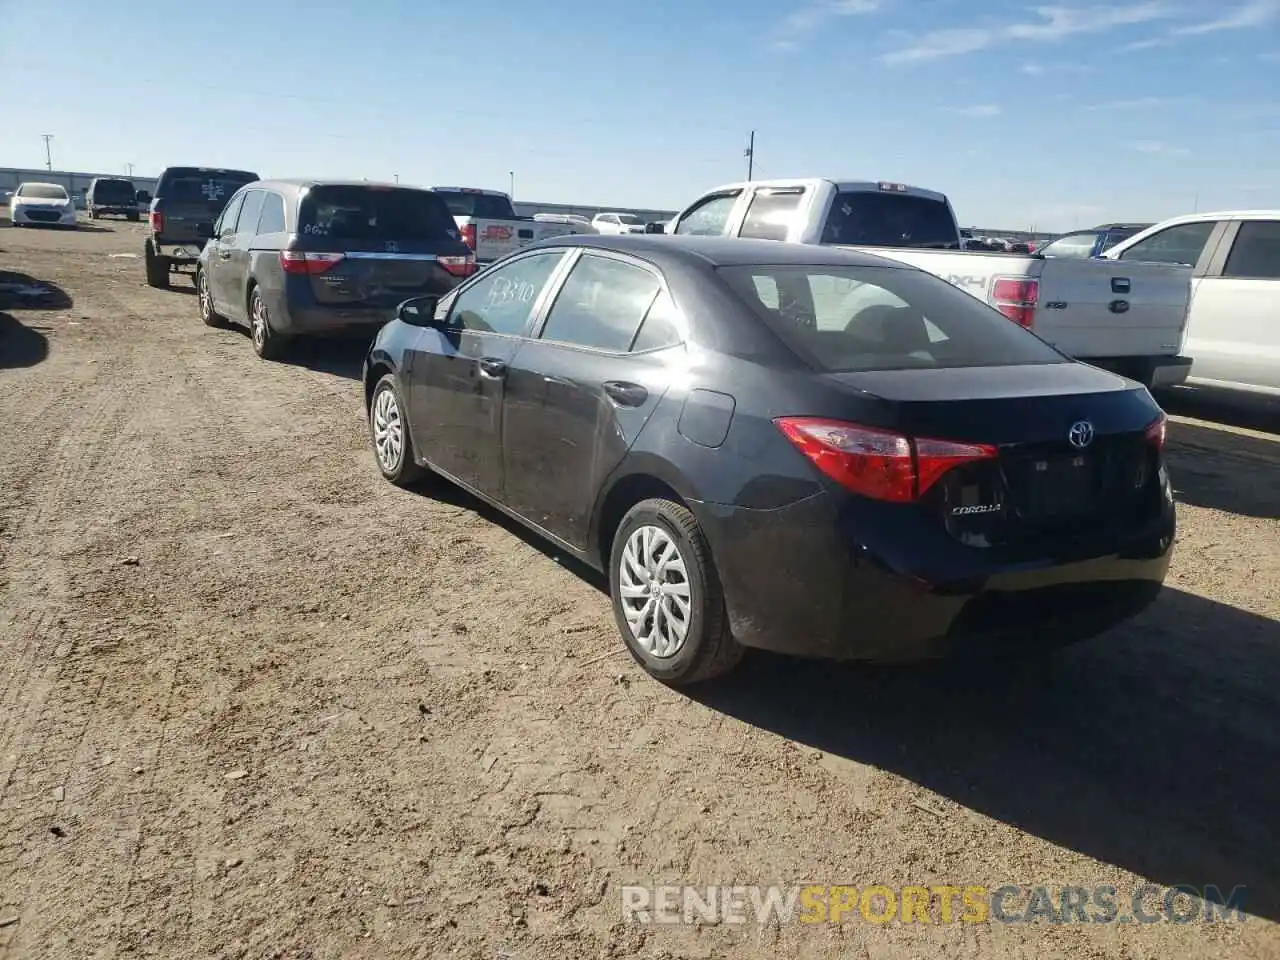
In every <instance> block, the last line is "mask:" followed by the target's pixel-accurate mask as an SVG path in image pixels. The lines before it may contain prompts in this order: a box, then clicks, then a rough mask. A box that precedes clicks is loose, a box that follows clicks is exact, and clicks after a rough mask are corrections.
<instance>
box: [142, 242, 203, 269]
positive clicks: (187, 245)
mask: <svg viewBox="0 0 1280 960" xmlns="http://www.w3.org/2000/svg"><path fill="white" fill-rule="evenodd" d="M152 242H153V244H154V245H155V248H156V254H157V255H158V256H161V257H167V258H168V260H169V262H170V263H171V264H175V265H180V266H181V265H186V266H192V267H194V266H195V264H196V261H197V260H199V259H200V251H201V250H203V249H204V241H203V240H188V241H178V242H158V241H152Z"/></svg>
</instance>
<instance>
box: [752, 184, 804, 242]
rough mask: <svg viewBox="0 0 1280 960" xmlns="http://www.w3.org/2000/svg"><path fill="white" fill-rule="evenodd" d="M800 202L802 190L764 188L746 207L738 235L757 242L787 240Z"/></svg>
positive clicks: (802, 195) (802, 194)
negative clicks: (745, 214) (745, 213)
mask: <svg viewBox="0 0 1280 960" xmlns="http://www.w3.org/2000/svg"><path fill="white" fill-rule="evenodd" d="M802 200H804V190H803V189H769V188H767V187H764V188H761V189H759V190H757V191H756V193H755V196H753V197H752V198H751V206H749V207H747V216H746V218H745V219H744V220H743V221H742V229H741V230H740V231H738V235H739V236H741V237H752V238H755V239H757V240H785V239H787V234H788V233H789V232H790V230H791V223H792V221H793V220H794V219H795V215H796V212H797V211H798V210H799V209H800V203H801V201H802Z"/></svg>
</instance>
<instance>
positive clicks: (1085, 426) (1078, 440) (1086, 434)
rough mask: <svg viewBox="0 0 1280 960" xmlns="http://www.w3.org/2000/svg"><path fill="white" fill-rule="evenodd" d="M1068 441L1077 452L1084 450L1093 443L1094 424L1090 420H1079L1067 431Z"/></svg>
mask: <svg viewBox="0 0 1280 960" xmlns="http://www.w3.org/2000/svg"><path fill="white" fill-rule="evenodd" d="M1067 440H1068V441H1069V442H1070V444H1071V445H1072V446H1073V447H1075V448H1076V449H1077V450H1083V449H1084V448H1085V447H1087V446H1089V444H1091V443H1093V424H1092V423H1090V422H1089V421H1088V420H1077V421H1076V422H1075V423H1073V424H1072V425H1071V429H1070V430H1068V431H1067Z"/></svg>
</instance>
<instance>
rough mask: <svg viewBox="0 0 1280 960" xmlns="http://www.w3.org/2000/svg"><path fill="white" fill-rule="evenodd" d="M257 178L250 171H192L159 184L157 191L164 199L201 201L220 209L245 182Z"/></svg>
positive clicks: (184, 201)
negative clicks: (239, 172) (240, 172)
mask: <svg viewBox="0 0 1280 960" xmlns="http://www.w3.org/2000/svg"><path fill="white" fill-rule="evenodd" d="M257 179H258V178H257V177H256V176H255V175H254V174H251V173H245V174H231V173H218V172H216V171H215V172H212V173H199V172H197V171H193V172H192V173H189V174H187V173H184V174H179V175H178V176H175V177H171V178H169V179H168V180H165V181H164V183H163V184H161V186H160V189H159V191H158V192H160V193H161V194H162V196H163V197H164V198H165V199H166V200H171V201H173V202H175V203H203V204H205V205H207V206H209V207H212V208H215V209H217V210H221V209H222V208H223V207H224V206H226V203H227V201H228V200H230V199H231V195H232V194H233V193H235V192H236V191H237V190H239V189H240V188H241V187H243V186H244V185H245V184H246V183H253V181H255V180H257Z"/></svg>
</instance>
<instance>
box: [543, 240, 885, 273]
mask: <svg viewBox="0 0 1280 960" xmlns="http://www.w3.org/2000/svg"><path fill="white" fill-rule="evenodd" d="M536 246H537V247H539V248H542V249H545V248H547V247H585V248H588V249H592V250H612V251H615V252H617V253H631V254H636V255H639V256H645V257H654V258H661V257H663V256H664V255H665V256H668V257H678V258H681V259H686V258H695V257H696V258H698V259H701V260H702V261H704V262H705V263H707V264H708V265H710V266H713V267H727V266H756V265H759V266H765V265H768V266H787V265H791V264H794V265H797V266H841V267H898V268H902V269H909V268H907V267H906V266H905V265H904V264H901V263H898V262H897V261H895V260H887V259H885V258H884V257H877V256H874V255H872V254H869V253H861V252H858V251H855V250H849V249H847V248H843V247H828V246H819V245H817V244H805V243H784V242H782V241H780V240H748V239H743V238H739V237H690V236H668V235H667V234H637V233H632V234H621V235H619V236H612V235H599V234H581V233H580V234H576V235H573V236H567V237H552V238H549V239H547V240H543V241H542V242H540V243H538V244H536ZM526 249H528V248H526Z"/></svg>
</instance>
